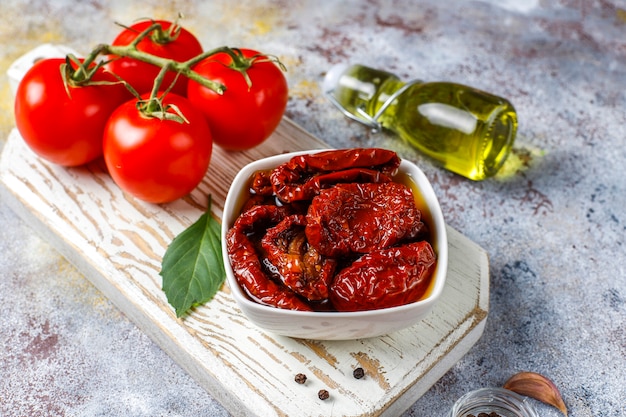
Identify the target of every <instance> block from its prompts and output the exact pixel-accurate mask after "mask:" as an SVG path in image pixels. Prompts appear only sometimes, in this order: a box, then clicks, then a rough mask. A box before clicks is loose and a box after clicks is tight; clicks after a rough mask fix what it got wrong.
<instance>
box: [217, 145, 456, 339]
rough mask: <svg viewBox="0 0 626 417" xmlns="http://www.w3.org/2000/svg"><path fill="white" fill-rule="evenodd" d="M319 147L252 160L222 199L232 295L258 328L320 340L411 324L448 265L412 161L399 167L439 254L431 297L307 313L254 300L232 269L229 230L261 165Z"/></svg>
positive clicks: (432, 202) (434, 207)
mask: <svg viewBox="0 0 626 417" xmlns="http://www.w3.org/2000/svg"><path fill="white" fill-rule="evenodd" d="M320 151H321V150H312V151H305V152H293V153H286V154H281V155H276V156H271V157H268V158H264V159H261V160H258V161H255V162H252V163H250V164H248V165H246V166H245V167H243V168H242V169H241V171H240V172H239V173H238V174H237V175H236V176H235V179H234V180H233V182H232V184H231V186H230V190H229V192H228V195H227V197H226V202H225V204H224V214H223V218H222V230H221V233H222V253H223V257H224V267H225V269H226V277H227V280H228V285H229V287H230V290H231V293H232V295H233V298H234V299H235V301H236V302H237V304H238V306H239V308H240V309H241V311H242V312H243V313H244V315H245V316H246V317H248V319H250V321H252V322H253V323H254V324H256V325H257V326H258V327H260V328H262V329H264V330H266V331H268V332H271V333H274V334H279V335H283V336H290V337H294V338H305V339H317V340H349V339H361V338H369V337H375V336H380V335H383V334H387V333H391V332H394V331H396V330H400V329H403V328H406V327H409V326H411V325H413V324H415V323H417V322H418V321H419V320H421V319H422V318H424V317H425V316H426V315H427V314H428V313H429V312H430V311H431V310H432V308H433V306H434V305H435V303H436V302H437V300H438V299H439V297H440V296H441V293H442V291H443V287H444V284H445V280H446V273H447V269H448V238H447V234H446V226H445V223H444V219H443V214H442V213H441V207H440V205H439V201H438V200H437V197H436V196H435V193H434V191H433V188H432V186H431V184H430V182H429V181H428V179H427V178H426V176H425V175H424V173H423V172H422V170H421V169H419V168H418V167H417V166H416V165H415V164H413V163H412V162H410V161H407V160H402V161H401V164H400V168H399V170H400V172H401V173H405V174H406V175H408V176H409V177H410V178H411V179H412V180H413V181H414V182H415V184H416V186H417V189H418V190H419V192H420V193H421V195H422V198H423V201H424V203H425V205H426V206H427V208H428V212H429V213H430V219H427V221H428V225H429V227H430V229H431V234H432V236H433V241H432V242H431V243H432V244H433V249H434V250H435V253H436V254H437V267H436V269H435V272H434V274H433V277H432V282H431V284H430V287H429V290H428V292H427V296H426V297H425V298H423V299H421V300H419V301H416V302H414V303H411V304H406V305H403V306H398V307H391V308H384V309H379V310H369V311H358V312H308V311H294V310H286V309H279V308H275V307H270V306H266V305H262V304H259V303H257V302H255V301H252V300H251V299H250V298H249V297H248V296H247V294H246V293H245V291H244V290H243V289H242V288H241V287H240V286H239V283H238V282H237V279H236V278H235V276H234V274H233V270H232V267H231V265H230V261H229V258H228V252H227V248H226V233H227V232H228V230H229V229H230V227H231V226H232V225H233V223H234V222H235V220H236V218H237V217H238V216H239V213H240V209H241V205H242V204H243V202H244V201H245V200H246V198H245V195H246V193H248V189H249V184H250V179H251V178H252V175H253V174H254V173H255V172H257V171H261V170H268V169H272V168H275V167H277V166H279V165H281V164H283V163H285V162H287V161H288V160H289V159H291V158H292V157H293V156H295V155H301V154H311V153H315V152H320Z"/></svg>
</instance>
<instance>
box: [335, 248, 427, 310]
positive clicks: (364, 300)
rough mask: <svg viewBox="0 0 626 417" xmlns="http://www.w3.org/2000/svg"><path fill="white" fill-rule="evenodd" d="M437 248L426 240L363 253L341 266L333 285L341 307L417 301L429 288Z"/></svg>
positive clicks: (388, 305) (357, 308)
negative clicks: (350, 262)
mask: <svg viewBox="0 0 626 417" xmlns="http://www.w3.org/2000/svg"><path fill="white" fill-rule="evenodd" d="M435 264H436V258H435V252H434V251H433V248H432V247H431V245H430V244H429V243H428V242H426V241H420V242H414V243H409V244H406V245H403V246H398V247H391V248H387V249H383V250H378V251H375V252H371V253H368V254H366V255H363V256H362V257H360V258H359V259H357V260H356V261H354V262H353V263H352V265H350V266H348V267H346V268H345V269H343V270H341V272H339V273H338V274H337V276H336V277H335V280H334V282H333V284H332V285H331V287H330V300H331V301H332V303H333V305H334V307H335V308H336V309H337V310H338V311H363V310H375V309H379V308H387V307H395V306H399V305H404V304H408V303H411V302H414V301H417V300H418V299H419V298H420V297H421V296H422V295H423V294H424V293H425V292H426V290H427V288H428V285H429V283H430V277H431V275H432V273H433V269H434V268H435Z"/></svg>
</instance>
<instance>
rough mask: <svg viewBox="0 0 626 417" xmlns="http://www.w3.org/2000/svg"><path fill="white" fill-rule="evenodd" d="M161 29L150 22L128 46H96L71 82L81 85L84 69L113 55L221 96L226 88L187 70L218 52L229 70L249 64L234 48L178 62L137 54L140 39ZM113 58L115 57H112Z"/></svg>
mask: <svg viewBox="0 0 626 417" xmlns="http://www.w3.org/2000/svg"><path fill="white" fill-rule="evenodd" d="M161 30H162V27H161V24H159V23H154V24H153V25H151V26H149V27H148V28H146V29H145V30H143V31H142V32H141V33H140V34H139V35H137V37H136V38H135V39H134V40H133V42H131V43H130V44H128V45H125V46H118V45H108V44H100V45H98V46H96V47H95V48H94V49H93V50H92V51H91V53H90V54H89V55H88V56H87V57H86V58H85V61H84V62H83V65H82V67H83V68H80V67H79V68H78V69H77V70H76V71H75V72H74V74H73V75H72V77H71V79H72V80H74V81H77V82H84V76H85V75H84V69H85V68H89V67H90V66H91V65H92V64H93V63H94V62H95V61H96V59H97V58H98V56H101V55H114V56H115V57H128V58H133V59H136V60H139V61H142V62H146V63H149V64H152V65H156V66H157V67H160V68H163V67H168V68H169V70H170V71H174V72H176V73H178V74H180V75H183V76H185V77H187V78H189V79H190V80H193V81H195V82H197V83H198V84H201V85H203V86H205V87H207V88H210V89H211V90H213V91H215V92H216V93H217V94H220V95H221V94H224V91H226V87H225V86H224V85H222V84H221V83H218V82H215V81H213V80H210V79H208V78H206V77H203V76H201V75H200V74H198V73H197V72H195V71H193V70H192V69H191V68H192V67H193V66H194V65H195V64H197V63H198V62H200V61H202V60H203V59H205V58H208V57H210V56H212V55H215V54H218V53H221V52H223V53H227V54H228V55H230V57H231V58H232V60H233V67H234V68H236V69H238V68H243V69H244V71H245V69H247V68H248V67H249V66H250V64H249V62H248V60H247V58H245V57H243V55H242V54H241V52H240V51H238V50H237V49H234V48H230V47H228V46H222V47H219V48H215V49H212V50H210V51H205V52H203V53H202V54H199V55H197V56H195V57H193V58H191V59H189V60H187V61H184V62H178V61H175V60H173V59H167V58H162V57H159V56H156V55H152V54H149V53H147V52H143V51H140V50H139V49H137V45H138V44H139V42H141V40H143V39H144V38H146V37H147V36H149V35H150V33H152V32H153V31H161ZM113 59H115V58H113Z"/></svg>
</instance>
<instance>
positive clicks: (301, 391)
mask: <svg viewBox="0 0 626 417" xmlns="http://www.w3.org/2000/svg"><path fill="white" fill-rule="evenodd" d="M324 147H327V145H325V144H324V143H322V142H321V141H319V140H317V139H316V138H314V137H312V136H311V135H309V134H307V133H306V132H305V131H303V130H302V129H301V128H299V127H298V126H296V125H295V124H293V123H292V122H290V121H289V120H284V121H283V122H282V124H281V125H280V127H279V128H278V130H277V131H276V132H275V133H274V135H273V136H272V137H271V138H270V139H269V140H268V141H266V142H265V143H264V144H263V145H261V146H260V147H258V148H256V149H253V150H250V151H248V152H242V153H228V152H225V151H222V150H221V149H219V148H217V147H216V148H215V149H214V154H213V159H212V162H211V167H210V169H209V172H208V174H207V175H206V177H205V180H204V181H203V182H202V184H201V185H200V186H199V188H198V189H197V190H195V191H194V192H193V193H192V194H191V195H190V196H189V197H188V198H186V199H183V200H180V201H177V202H174V203H171V204H167V205H152V204H147V203H143V202H140V201H137V200H135V199H133V198H132V197H129V196H127V195H125V194H124V193H122V192H121V191H120V190H119V189H118V188H117V187H116V186H115V185H114V183H113V182H112V180H111V179H110V178H109V177H108V175H107V174H106V172H105V169H104V167H103V163H101V162H98V163H92V164H90V165H88V166H86V167H82V168H70V169H68V168H62V167H58V166H54V165H51V164H48V163H46V162H44V161H42V160H41V159H39V158H38V157H36V156H35V155H34V154H33V153H32V152H31V151H30V150H29V149H28V148H27V147H26V145H25V144H24V143H23V141H22V139H21V137H20V136H19V134H18V133H17V131H15V130H14V131H13V132H12V133H11V135H10V137H9V138H8V141H7V143H6V145H5V147H4V149H3V153H2V156H1V159H0V181H1V183H2V185H3V186H2V187H0V190H1V193H2V194H1V197H2V199H3V201H6V203H7V204H9V205H10V206H12V208H13V209H14V210H15V211H16V212H17V213H18V214H19V215H21V216H22V217H23V218H24V219H25V220H26V221H27V222H28V223H29V224H30V225H32V227H33V228H34V229H36V230H37V231H38V232H39V233H40V234H41V235H42V236H43V237H44V238H45V239H47V240H48V241H49V242H50V243H51V244H52V245H53V246H54V247H55V248H57V249H58V250H59V251H60V252H61V253H62V254H63V255H64V256H65V257H66V258H67V259H68V260H70V261H71V262H72V263H74V264H75V265H76V267H77V268H78V269H79V270H80V271H82V273H83V274H84V275H85V276H86V277H87V278H88V279H89V280H90V281H91V282H92V283H93V284H94V285H95V286H96V287H97V288H99V289H100V290H101V291H102V292H103V293H104V294H105V295H106V296H107V297H109V298H110V299H111V300H112V301H113V302H114V303H115V304H116V305H117V306H118V307H119V308H120V310H122V311H123V312H124V313H125V314H126V315H127V316H128V317H130V318H131V319H132V320H133V321H134V322H135V323H136V324H137V326H139V327H140V328H141V329H142V330H143V331H144V332H146V333H147V334H148V335H149V336H150V337H151V338H152V339H153V340H154V341H155V342H156V343H157V344H159V346H161V348H162V349H163V350H165V351H166V352H167V353H168V354H169V355H170V356H171V357H172V358H174V360H176V361H177V362H178V363H179V364H180V365H181V366H182V367H183V368H184V369H185V370H187V372H189V374H191V375H192V376H193V377H194V378H195V379H196V380H197V381H198V383H199V384H201V385H202V386H203V387H204V388H206V390H207V391H208V392H209V393H210V394H211V395H213V396H214V397H215V398H216V399H217V400H219V401H220V402H221V403H222V404H223V405H224V407H225V408H226V409H227V410H229V411H230V412H231V413H232V414H233V415H235V416H249V415H259V416H308V415H310V416H318V415H319V416H329V415H334V416H395V415H398V414H400V413H402V412H403V411H404V410H406V409H407V408H408V407H409V406H410V405H411V404H413V403H414V402H415V401H416V400H417V399H418V398H419V397H420V396H421V395H422V394H423V393H424V392H426V391H427V390H428V389H429V388H430V387H431V386H432V385H433V384H434V383H435V382H436V381H437V380H438V379H439V378H440V377H441V376H443V374H444V373H445V372H446V371H447V370H448V369H449V368H450V367H451V366H452V365H454V363H456V362H457V361H458V360H459V359H460V358H461V357H462V356H463V355H464V354H465V353H466V352H467V351H468V350H469V349H470V348H471V347H472V346H473V345H474V343H475V342H476V341H477V340H478V338H479V337H480V335H481V334H482V332H483V329H484V326H485V320H486V318H487V312H488V294H489V271H488V269H489V265H488V257H487V254H486V253H485V251H484V250H482V249H481V248H480V247H479V246H477V245H476V244H474V243H473V242H471V241H470V240H468V239H467V238H466V237H464V236H463V235H461V234H460V233H459V232H457V231H455V230H454V229H452V228H450V227H448V234H449V236H448V239H449V245H450V248H449V258H450V259H449V267H448V278H447V283H446V289H445V291H444V293H443V296H442V298H441V301H440V302H439V304H438V305H437V306H436V307H435V308H434V310H433V311H432V313H431V314H430V315H429V316H428V317H427V318H426V319H425V320H423V321H422V322H420V323H419V324H417V325H415V326H413V327H411V328H409V329H406V330H403V331H400V332H396V333H393V334H390V335H387V336H384V337H380V338H373V339H365V340H354V341H333V342H324V341H309V340H296V339H291V338H288V337H281V336H275V335H272V334H268V333H265V332H263V331H262V330H260V329H258V328H256V327H255V326H254V325H253V324H252V323H250V322H249V321H248V320H247V319H246V317H245V316H243V315H242V313H241V312H240V311H239V309H238V308H237V306H236V305H235V302H234V301H233V299H232V298H231V296H230V292H229V289H228V286H227V285H225V286H224V287H223V288H222V290H221V291H220V292H219V293H218V295H217V296H216V298H214V299H213V300H212V301H211V302H209V303H207V304H206V305H204V306H202V307H200V308H198V309H196V310H195V311H194V312H193V313H192V314H191V315H189V316H188V317H186V318H185V319H177V318H176V315H175V314H174V311H173V309H172V308H171V307H170V306H169V304H168V303H167V300H166V297H165V294H164V293H163V292H162V290H161V277H160V275H159V271H160V264H161V257H162V256H163V254H164V252H165V250H166V248H167V246H168V245H169V243H170V242H171V240H172V239H173V238H174V237H175V236H176V235H177V234H178V233H180V232H181V231H183V230H184V229H185V228H186V227H188V226H189V225H190V224H191V223H193V222H194V221H195V220H196V219H197V218H198V217H199V216H200V215H201V214H202V212H203V210H204V209H205V207H206V203H207V195H208V194H211V195H212V196H213V202H214V204H213V209H214V212H215V214H216V215H218V216H221V210H222V208H223V204H224V199H225V196H226V193H227V190H228V187H229V184H230V182H231V180H232V178H233V177H234V175H235V173H236V172H237V170H238V169H239V168H241V167H242V166H243V165H245V164H246V163H248V162H249V161H252V160H255V159H258V158H261V157H264V156H268V155H273V154H277V153H281V152H285V151H296V150H306V149H316V148H324ZM444 217H445V213H444ZM359 366H360V367H363V368H364V369H365V371H366V377H365V378H363V379H361V380H356V379H354V378H353V376H352V370H353V369H354V368H356V367H359ZM299 372H302V373H305V374H306V375H307V376H308V382H307V383H306V384H305V385H299V384H297V383H295V382H294V376H295V375H296V374H297V373H299ZM320 389H327V390H328V391H329V392H330V395H331V396H330V398H329V399H328V400H326V401H321V400H319V399H318V397H317V392H318V390H320Z"/></svg>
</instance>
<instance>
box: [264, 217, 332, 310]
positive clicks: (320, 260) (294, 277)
mask: <svg viewBox="0 0 626 417" xmlns="http://www.w3.org/2000/svg"><path fill="white" fill-rule="evenodd" d="M305 225H306V217H305V216H304V215H303V214H294V215H291V216H288V217H286V218H285V219H283V220H282V221H281V222H280V223H278V225H276V226H275V227H272V228H271V229H268V230H267V233H266V234H265V236H263V238H262V240H261V244H262V247H263V249H264V251H265V253H266V256H267V261H268V263H269V264H271V268H272V270H273V271H275V272H276V274H277V275H278V277H279V278H280V280H282V282H283V283H284V284H285V285H286V286H287V287H289V288H290V289H291V290H292V291H294V292H295V293H297V294H299V295H301V296H303V297H304V298H306V299H308V300H311V301H321V300H325V299H327V298H328V287H329V285H330V283H331V281H332V279H333V277H334V275H335V268H336V265H337V262H336V261H335V260H334V259H332V258H327V257H323V256H321V255H320V253H319V252H318V251H317V250H315V248H314V247H312V246H311V245H309V243H308V242H307V239H306V235H305V234H304V227H305Z"/></svg>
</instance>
